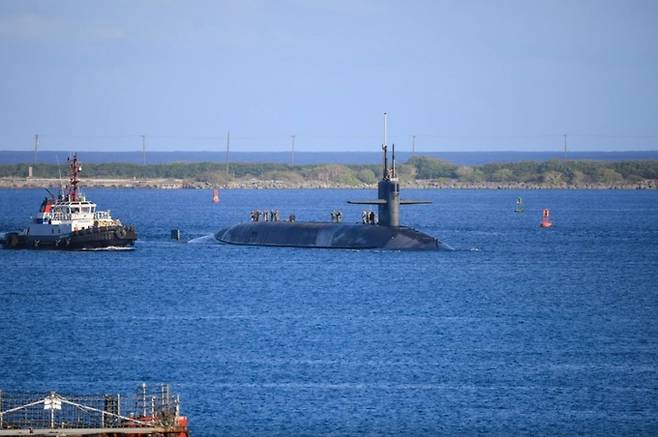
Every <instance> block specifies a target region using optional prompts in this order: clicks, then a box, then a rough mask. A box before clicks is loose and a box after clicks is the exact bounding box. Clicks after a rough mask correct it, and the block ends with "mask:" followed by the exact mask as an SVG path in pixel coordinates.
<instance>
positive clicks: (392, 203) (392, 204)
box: [215, 114, 450, 250]
mask: <svg viewBox="0 0 658 437" xmlns="http://www.w3.org/2000/svg"><path fill="white" fill-rule="evenodd" d="M386 121H387V120H386V114H384V132H385V134H384V144H383V145H382V150H383V152H384V168H383V172H382V179H381V180H380V181H379V183H378V184H377V191H378V196H377V199H373V200H350V201H348V203H350V204H356V205H376V206H377V207H378V212H379V220H377V218H376V217H375V214H374V212H372V211H371V212H369V213H368V212H366V211H364V212H363V214H362V221H361V223H360V224H343V223H341V221H342V214H341V213H340V212H338V213H335V212H332V223H326V222H297V221H296V220H295V217H294V216H293V215H291V216H290V218H289V219H288V221H279V220H278V211H275V212H274V214H266V215H265V220H264V221H260V219H259V215H260V214H258V212H256V213H255V214H254V213H252V218H251V219H252V221H251V222H249V223H241V224H237V225H234V226H231V227H228V228H226V229H222V230H220V231H218V232H217V233H215V239H217V240H218V241H219V242H220V243H225V244H235V245H247V246H278V247H304V248H324V249H387V250H440V249H446V250H450V247H449V246H448V245H446V244H444V243H442V242H441V241H439V240H438V239H436V238H434V237H432V236H430V235H427V234H425V233H423V232H420V231H418V230H416V229H413V228H410V227H406V226H402V225H400V206H401V205H418V204H427V203H431V202H429V201H424V200H407V199H400V182H399V179H398V177H397V175H396V172H395V145H393V157H392V158H393V159H392V166H390V167H389V165H388V154H387V148H388V146H387V144H386V140H387V138H386V124H387V123H386Z"/></svg>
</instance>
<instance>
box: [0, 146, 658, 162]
mask: <svg viewBox="0 0 658 437" xmlns="http://www.w3.org/2000/svg"><path fill="white" fill-rule="evenodd" d="M69 153H70V152H67V151H51V150H44V151H40V152H39V153H38V154H37V162H38V163H42V164H56V163H57V162H58V161H59V162H60V163H62V162H63V161H66V157H67V155H68V154H69ZM78 153H79V155H80V158H81V159H82V161H83V162H86V163H90V164H106V163H111V162H121V163H132V164H142V162H143V155H142V152H91V151H83V150H81V151H78ZM416 155H417V156H426V157H431V158H437V159H442V160H445V161H449V162H452V163H454V164H458V165H482V164H491V163H501V162H521V161H539V162H542V161H549V160H552V159H563V158H564V153H562V152H547V151H545V152H513V151H509V152H417V153H416ZM409 158H411V153H410V152H396V159H397V160H398V161H399V162H405V161H407V160H408V159H409ZM567 158H568V159H569V160H595V161H639V160H653V159H658V150H654V151H626V152H569V153H568V154H567ZM33 159H34V153H33V152H31V151H11V150H9V151H0V164H21V163H31V162H32V161H33ZM381 159H382V155H381V153H379V152H295V164H297V165H308V164H355V165H367V164H378V163H380V162H381ZM290 160H291V155H290V152H231V153H230V154H229V161H230V162H245V163H254V162H259V163H279V164H289V163H290ZM225 161H226V152H219V151H218V152H212V151H210V152H201V151H190V152H180V151H179V152H159V151H153V152H148V151H147V153H146V162H147V164H169V163H173V162H225Z"/></svg>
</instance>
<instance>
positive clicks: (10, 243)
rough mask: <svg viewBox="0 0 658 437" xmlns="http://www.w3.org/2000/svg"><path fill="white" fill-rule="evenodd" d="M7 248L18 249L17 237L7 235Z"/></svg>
mask: <svg viewBox="0 0 658 437" xmlns="http://www.w3.org/2000/svg"><path fill="white" fill-rule="evenodd" d="M7 246H9V247H10V248H11V249H16V247H18V235H16V234H9V238H7Z"/></svg>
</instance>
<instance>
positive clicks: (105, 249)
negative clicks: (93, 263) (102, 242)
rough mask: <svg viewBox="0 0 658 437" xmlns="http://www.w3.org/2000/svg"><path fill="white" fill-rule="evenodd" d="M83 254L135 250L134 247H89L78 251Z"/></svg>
mask: <svg viewBox="0 0 658 437" xmlns="http://www.w3.org/2000/svg"><path fill="white" fill-rule="evenodd" d="M80 250H82V251H85V252H115V251H116V252H119V251H131V250H135V248H134V247H119V246H108V247H89V248H82V249H80Z"/></svg>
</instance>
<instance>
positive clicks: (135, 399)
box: [0, 384, 187, 436]
mask: <svg viewBox="0 0 658 437" xmlns="http://www.w3.org/2000/svg"><path fill="white" fill-rule="evenodd" d="M180 419H181V417H180V410H179V398H178V396H176V395H173V394H171V389H170V387H169V385H166V384H163V385H159V386H156V387H155V388H154V390H149V389H148V388H147V386H146V384H142V385H141V386H140V388H139V390H138V391H137V393H136V394H135V395H134V396H121V395H119V394H109V395H62V394H59V393H55V392H50V393H11V392H3V391H0V436H2V435H10V434H7V431H3V430H21V429H32V430H34V429H67V428H76V429H81V428H85V429H91V428H93V429H105V428H112V429H117V428H132V429H135V428H160V429H176V430H177V431H180V432H186V431H187V429H186V426H185V422H183V421H181V420H180ZM183 428H184V429H183Z"/></svg>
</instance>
